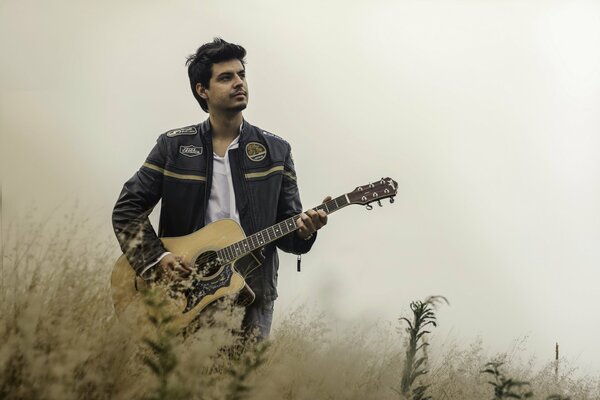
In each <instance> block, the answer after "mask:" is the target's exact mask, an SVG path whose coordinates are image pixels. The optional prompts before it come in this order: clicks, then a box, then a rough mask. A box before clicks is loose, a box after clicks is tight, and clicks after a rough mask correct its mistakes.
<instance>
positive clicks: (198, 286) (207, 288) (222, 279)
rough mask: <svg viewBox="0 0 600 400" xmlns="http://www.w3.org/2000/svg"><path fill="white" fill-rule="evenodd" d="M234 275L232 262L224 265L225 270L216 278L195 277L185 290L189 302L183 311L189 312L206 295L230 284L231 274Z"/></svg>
mask: <svg viewBox="0 0 600 400" xmlns="http://www.w3.org/2000/svg"><path fill="white" fill-rule="evenodd" d="M232 275H233V267H232V264H227V265H225V266H223V270H222V271H221V273H220V274H218V275H217V276H216V277H215V278H214V279H211V280H201V279H197V278H196V279H194V280H193V281H192V283H191V287H190V288H188V289H186V290H184V291H183V294H184V295H185V297H186V299H187V304H186V307H185V309H184V310H183V313H184V314H185V313H187V312H188V311H190V310H192V309H193V308H194V307H196V306H197V305H198V303H200V301H202V299H203V298H205V297H206V296H209V295H212V294H215V293H216V291H217V290H219V289H220V288H223V287H227V286H229V283H230V281H231V276H232Z"/></svg>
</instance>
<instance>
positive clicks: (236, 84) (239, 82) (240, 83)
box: [233, 74, 244, 88]
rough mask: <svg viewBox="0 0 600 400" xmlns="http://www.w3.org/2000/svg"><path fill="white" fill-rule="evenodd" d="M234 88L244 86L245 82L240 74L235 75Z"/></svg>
mask: <svg viewBox="0 0 600 400" xmlns="http://www.w3.org/2000/svg"><path fill="white" fill-rule="evenodd" d="M233 85H234V87H236V88H237V87H240V86H243V85H244V80H243V79H242V77H241V76H239V75H238V74H235V81H234V82H233Z"/></svg>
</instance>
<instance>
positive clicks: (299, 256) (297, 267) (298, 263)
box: [296, 254, 302, 272]
mask: <svg viewBox="0 0 600 400" xmlns="http://www.w3.org/2000/svg"><path fill="white" fill-rule="evenodd" d="M301 262H302V254H298V258H297V259H296V269H297V270H298V272H300V263H301Z"/></svg>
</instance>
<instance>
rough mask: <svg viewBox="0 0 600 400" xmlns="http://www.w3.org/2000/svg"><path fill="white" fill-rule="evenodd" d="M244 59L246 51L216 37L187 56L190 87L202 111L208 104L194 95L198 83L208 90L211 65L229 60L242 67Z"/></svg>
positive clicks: (206, 109)
mask: <svg viewBox="0 0 600 400" xmlns="http://www.w3.org/2000/svg"><path fill="white" fill-rule="evenodd" d="M244 57H246V49H244V48H243V47H242V46H240V45H237V44H233V43H228V42H226V41H224V40H223V39H221V38H218V37H217V38H214V39H213V41H212V42H209V43H206V44H203V45H202V46H200V47H199V48H198V50H197V51H196V53H195V54H192V55H190V56H188V58H187V61H186V62H185V65H186V66H187V67H188V77H189V78H190V87H191V88H192V93H193V94H194V97H195V98H196V100H197V101H198V103H200V107H202V109H203V110H204V111H206V112H208V104H207V103H206V100H204V99H203V98H202V97H200V96H199V95H198V93H196V85H197V84H198V83H199V84H201V85H202V86H204V87H205V88H207V89H208V88H209V84H210V77H211V76H212V66H213V64H216V63H220V62H224V61H229V60H240V62H241V63H242V66H245V65H246V60H245V59H244Z"/></svg>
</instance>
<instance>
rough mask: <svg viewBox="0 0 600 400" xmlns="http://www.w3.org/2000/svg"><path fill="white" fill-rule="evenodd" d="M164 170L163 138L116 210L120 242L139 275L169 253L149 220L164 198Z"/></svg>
mask: <svg viewBox="0 0 600 400" xmlns="http://www.w3.org/2000/svg"><path fill="white" fill-rule="evenodd" d="M164 166H165V155H164V142H163V137H159V138H158V140H157V143H156V145H155V146H154V148H153V149H152V151H151V152H150V154H149V155H148V158H147V159H146V162H145V163H144V164H143V165H142V167H141V168H140V169H139V171H138V172H136V173H135V175H133V177H132V178H131V179H129V180H128V181H127V182H125V185H123V190H122V191H121V194H120V195H119V199H118V200H117V203H116V204H115V207H114V209H113V214H112V223H113V228H114V231H115V234H116V235H117V240H118V241H119V245H120V246H121V250H122V251H123V254H125V257H127V261H129V264H131V266H132V267H133V269H134V270H135V271H136V273H138V274H140V273H141V272H142V271H143V270H144V268H145V267H146V266H147V265H149V264H151V263H153V262H154V261H156V260H157V259H158V257H160V256H161V255H162V254H163V253H164V252H166V251H167V250H166V249H165V247H164V246H163V244H162V242H161V241H160V239H159V238H158V236H157V235H156V232H155V231H154V228H153V227H152V225H151V224H150V220H149V219H148V215H150V213H151V212H152V209H153V208H154V206H155V205H156V203H158V201H159V200H160V198H161V196H162V180H163V170H164Z"/></svg>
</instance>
